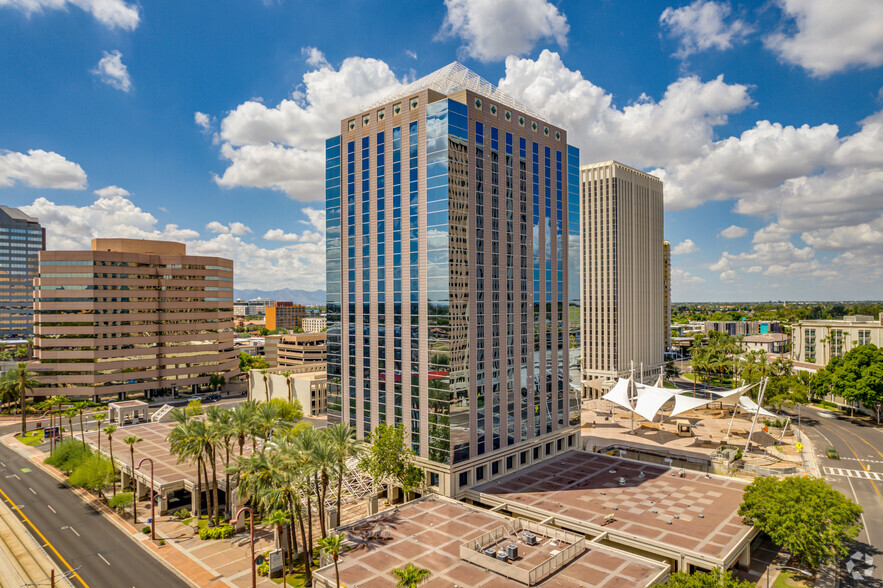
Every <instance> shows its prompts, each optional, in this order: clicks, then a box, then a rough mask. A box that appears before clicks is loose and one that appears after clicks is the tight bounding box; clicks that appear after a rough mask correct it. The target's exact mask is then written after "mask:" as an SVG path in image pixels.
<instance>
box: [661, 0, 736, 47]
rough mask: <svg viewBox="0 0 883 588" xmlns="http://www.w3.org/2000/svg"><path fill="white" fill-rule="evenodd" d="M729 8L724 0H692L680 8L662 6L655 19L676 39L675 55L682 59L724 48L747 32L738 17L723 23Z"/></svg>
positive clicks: (728, 14) (731, 44)
mask: <svg viewBox="0 0 883 588" xmlns="http://www.w3.org/2000/svg"><path fill="white" fill-rule="evenodd" d="M731 12H732V8H731V7H730V4H729V3H728V2H713V1H711V0H696V1H695V2H693V3H692V4H689V5H687V6H682V7H680V8H671V7H669V8H666V9H665V10H664V11H663V12H662V15H661V16H660V17H659V22H660V23H661V24H662V26H663V27H665V28H666V29H667V31H668V34H669V35H670V36H672V37H674V38H677V39H678V43H679V45H678V50H677V52H676V53H675V57H678V58H680V59H684V58H686V57H689V56H690V55H693V54H694V53H701V52H703V51H707V50H709V49H718V50H721V51H723V50H726V49H729V48H731V47H732V46H733V43H734V42H738V41H741V40H742V39H744V38H745V36H746V35H747V34H748V33H749V32H750V30H751V29H750V27H749V26H748V25H746V24H745V23H744V22H743V21H742V20H740V19H735V20H732V21H731V22H727V19H728V17H729V16H730V13H731Z"/></svg>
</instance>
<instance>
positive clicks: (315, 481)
mask: <svg viewBox="0 0 883 588" xmlns="http://www.w3.org/2000/svg"><path fill="white" fill-rule="evenodd" d="M313 485H314V486H315V488H316V514H317V515H318V516H319V530H320V532H321V533H322V538H323V539H324V538H325V517H324V516H322V515H323V514H324V510H325V509H324V506H325V505H324V504H322V493H321V491H320V489H319V475H318V473H317V474H313Z"/></svg>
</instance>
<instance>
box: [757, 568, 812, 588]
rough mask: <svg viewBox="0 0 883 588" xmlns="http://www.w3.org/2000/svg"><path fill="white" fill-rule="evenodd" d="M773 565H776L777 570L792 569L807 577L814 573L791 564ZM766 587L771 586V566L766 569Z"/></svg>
mask: <svg viewBox="0 0 883 588" xmlns="http://www.w3.org/2000/svg"><path fill="white" fill-rule="evenodd" d="M771 567H774V568H776V569H777V570H791V571H793V572H798V573H800V574H803V575H804V576H807V577H810V576H812V574H810V573H809V572H807V571H806V570H801V569H800V568H792V567H791V566H771ZM766 588H770V570H769V568H767V571H766Z"/></svg>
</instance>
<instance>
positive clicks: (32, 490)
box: [28, 487, 37, 496]
mask: <svg viewBox="0 0 883 588" xmlns="http://www.w3.org/2000/svg"><path fill="white" fill-rule="evenodd" d="M28 490H30V491H31V494H33V495H34V496H36V495H37V492H36V491H35V490H34V489H33V488H31V487H28Z"/></svg>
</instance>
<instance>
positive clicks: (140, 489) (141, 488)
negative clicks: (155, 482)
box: [135, 480, 150, 500]
mask: <svg viewBox="0 0 883 588" xmlns="http://www.w3.org/2000/svg"><path fill="white" fill-rule="evenodd" d="M149 491H150V486H148V485H147V484H144V483H142V482H141V480H135V499H136V500H143V499H144V498H146V497H147V494H148V492H149Z"/></svg>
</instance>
